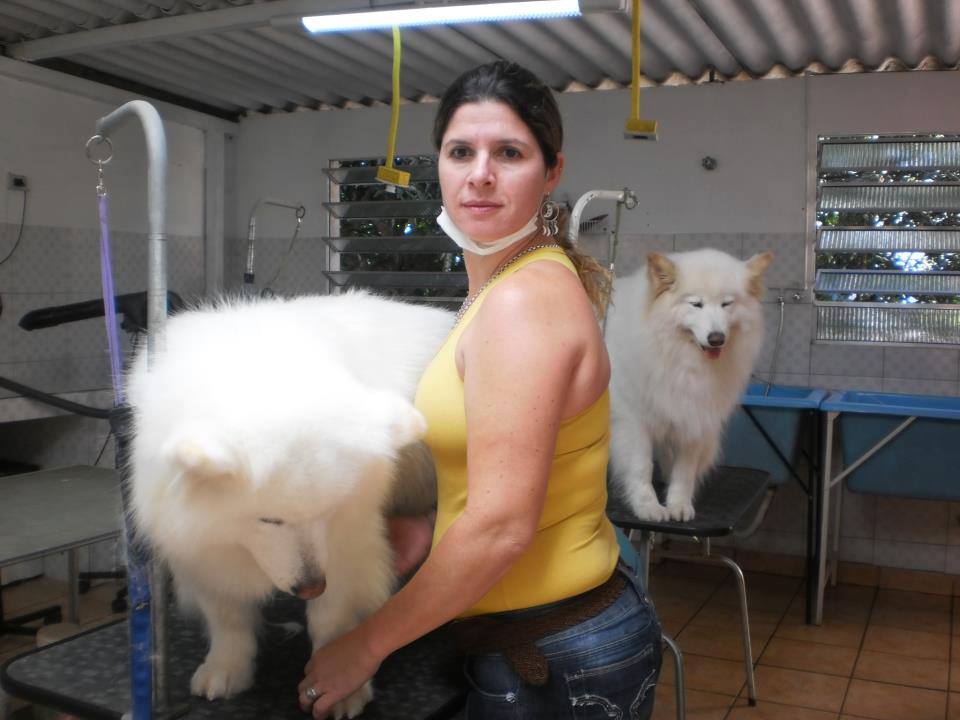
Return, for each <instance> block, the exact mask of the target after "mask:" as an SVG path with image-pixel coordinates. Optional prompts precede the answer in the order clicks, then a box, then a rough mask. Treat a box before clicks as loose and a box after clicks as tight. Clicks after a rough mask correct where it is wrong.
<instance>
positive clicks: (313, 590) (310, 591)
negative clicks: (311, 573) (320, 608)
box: [297, 580, 327, 600]
mask: <svg viewBox="0 0 960 720" xmlns="http://www.w3.org/2000/svg"><path fill="white" fill-rule="evenodd" d="M326 589H327V582H326V580H321V581H320V582H319V583H318V584H317V585H312V586H311V587H306V588H302V589H301V590H299V591H298V592H297V597H298V598H301V599H303V600H313V599H314V598H318V597H320V596H321V595H323V591H324V590H326Z"/></svg>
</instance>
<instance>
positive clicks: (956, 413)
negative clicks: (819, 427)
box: [814, 390, 960, 625]
mask: <svg viewBox="0 0 960 720" xmlns="http://www.w3.org/2000/svg"><path fill="white" fill-rule="evenodd" d="M820 410H821V412H822V413H823V414H824V418H825V421H824V442H823V446H824V448H823V482H822V483H821V500H820V503H821V506H822V508H823V509H822V511H821V513H820V540H819V542H820V545H821V547H822V548H824V549H825V548H826V546H827V538H828V534H829V518H830V502H831V500H830V496H831V494H832V491H833V489H834V488H836V487H838V486H839V485H840V483H841V482H842V481H843V480H846V481H847V486H848V487H849V488H850V490H852V491H853V492H862V493H871V494H876V495H893V496H898V497H907V498H917V499H925V500H942V501H951V502H956V501H958V500H960V482H958V480H957V477H958V476H957V458H958V454H957V446H958V444H960V398H957V397H942V396H937V395H905V394H899V393H882V392H861V391H854V390H848V391H845V392H835V393H831V394H830V396H829V397H828V398H827V399H826V400H824V402H823V403H822V404H821V405H820ZM837 427H839V428H840V445H841V451H842V453H843V464H844V468H843V470H841V471H838V472H834V470H833V443H834V431H835V429H836V428H837ZM842 498H843V493H842V492H840V491H838V493H837V498H836V504H837V508H836V512H835V513H834V526H833V531H834V536H833V551H834V562H833V563H832V569H831V571H830V572H829V573H828V565H831V563H828V562H827V553H826V552H825V551H824V552H822V553H821V555H820V558H819V564H818V567H817V577H816V582H815V586H814V589H815V590H816V605H815V608H814V614H815V620H814V621H815V622H816V623H817V624H818V625H819V624H820V623H821V622H822V621H823V595H824V592H825V590H826V584H827V581H828V580H832V582H833V583H834V584H835V583H836V580H837V560H838V554H839V544H840V512H841V506H842V502H841V500H842ZM828 576H829V577H828Z"/></svg>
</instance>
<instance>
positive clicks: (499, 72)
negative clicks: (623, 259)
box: [433, 60, 611, 318]
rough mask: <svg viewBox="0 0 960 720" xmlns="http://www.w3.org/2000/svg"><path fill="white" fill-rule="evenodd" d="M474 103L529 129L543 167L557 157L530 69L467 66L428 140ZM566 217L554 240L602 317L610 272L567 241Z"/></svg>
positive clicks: (552, 119)
mask: <svg viewBox="0 0 960 720" xmlns="http://www.w3.org/2000/svg"><path fill="white" fill-rule="evenodd" d="M477 102H500V103H503V104H504V105H507V106H508V107H509V108H510V109H511V110H513V111H514V112H515V113H516V114H517V116H518V117H519V118H520V119H521V120H522V121H523V123H524V124H525V125H526V126H527V127H528V128H530V132H531V133H533V136H534V137H535V138H536V140H537V144H538V145H539V146H540V152H541V153H542V154H543V161H544V163H545V164H546V166H547V167H548V168H552V167H554V166H556V164H557V155H558V154H559V153H560V151H561V150H562V149H563V121H562V120H561V119H560V108H559V107H557V101H556V100H555V99H554V97H553V92H552V91H551V90H550V88H548V87H547V86H546V85H544V84H543V81H541V80H540V78H538V77H537V76H536V75H534V74H533V73H532V72H530V71H529V70H527V69H526V68H524V67H521V66H520V65H517V64H516V63H513V62H508V61H506V60H497V61H495V62H491V63H487V64H486V65H480V66H478V67H475V68H473V69H472V70H467V72H465V73H463V75H461V76H460V77H458V78H457V79H456V80H454V81H453V83H452V84H451V85H450V87H448V88H447V89H446V91H445V92H444V93H443V96H442V97H441V98H440V107H439V108H438V109H437V116H436V118H435V119H434V121H433V144H434V147H436V149H437V150H438V151H439V150H440V146H441V145H442V144H443V135H444V133H446V131H447V126H448V125H450V120H451V118H452V117H453V114H454V113H455V112H456V111H457V109H459V108H460V106H461V105H466V104H467V103H477ZM566 220H567V217H566V213H561V216H560V231H559V233H558V237H557V242H558V243H559V245H560V246H561V247H562V248H563V250H564V252H566V254H567V257H569V258H570V261H571V262H572V263H573V265H574V267H575V268H576V269H577V274H578V275H579V276H580V282H581V283H583V287H584V290H586V292H587V297H589V298H590V302H591V303H592V304H593V307H594V309H595V310H596V312H597V315H598V316H599V317H601V318H602V317H603V315H604V313H605V312H606V309H607V303H608V301H609V297H610V289H611V278H610V273H609V271H608V270H607V269H606V268H604V267H603V266H601V265H600V263H598V262H597V261H596V259H594V258H593V257H592V256H591V255H589V254H588V253H586V252H584V251H583V250H582V249H581V248H580V247H579V246H578V245H576V244H574V243H573V242H572V241H571V240H570V238H569V237H568V236H567V222H566Z"/></svg>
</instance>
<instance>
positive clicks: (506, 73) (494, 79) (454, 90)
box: [433, 60, 563, 168]
mask: <svg viewBox="0 0 960 720" xmlns="http://www.w3.org/2000/svg"><path fill="white" fill-rule="evenodd" d="M484 101H491V102H501V103H503V104H504V105H508V106H509V107H510V109H511V110H513V111H514V112H515V113H516V114H517V115H518V116H519V117H520V119H521V120H523V122H524V124H525V125H526V126H527V127H528V128H530V132H532V133H533V136H534V137H535V138H536V139H537V144H538V145H539V146H540V151H541V152H542V153H543V160H544V162H545V163H546V165H547V167H548V168H552V167H553V166H554V165H556V164H557V153H559V152H560V150H561V149H562V148H563V121H562V120H561V119H560V108H558V107H557V101H556V100H554V98H553V93H552V92H551V90H550V88H548V87H547V86H546V85H544V84H543V82H542V81H541V80H540V78H538V77H537V76H536V75H534V74H533V73H532V72H530V71H529V70H527V69H526V68H524V67H521V66H520V65H517V64H516V63H512V62H507V61H506V60H497V61H496V62H492V63H487V64H486V65H480V66H478V67H475V68H473V69H472V70H467V72H465V73H463V75H461V76H460V77H458V78H457V79H456V80H454V81H453V84H451V85H450V87H448V88H447V89H446V91H445V92H444V93H443V97H441V98H440V108H439V109H438V110H437V117H436V118H435V120H434V123H433V144H434V146H435V147H436V148H437V150H439V149H440V144H441V143H442V142H443V134H444V133H445V132H446V131H447V126H448V125H449V124H450V119H451V118H452V117H453V114H454V113H455V112H456V111H457V109H458V108H459V107H460V106H461V105H466V104H467V103H475V102H484Z"/></svg>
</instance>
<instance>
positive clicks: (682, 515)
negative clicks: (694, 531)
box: [667, 503, 696, 522]
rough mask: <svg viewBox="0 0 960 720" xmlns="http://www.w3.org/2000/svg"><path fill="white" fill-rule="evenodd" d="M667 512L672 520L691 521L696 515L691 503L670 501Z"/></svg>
mask: <svg viewBox="0 0 960 720" xmlns="http://www.w3.org/2000/svg"><path fill="white" fill-rule="evenodd" d="M667 513H668V514H669V516H670V519H671V520H678V521H680V522H689V521H690V520H693V518H694V516H695V515H696V513H695V512H694V510H693V505H692V504H690V503H668V504H667Z"/></svg>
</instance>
